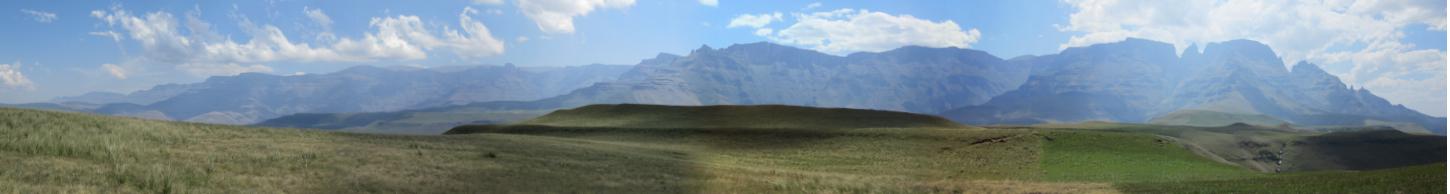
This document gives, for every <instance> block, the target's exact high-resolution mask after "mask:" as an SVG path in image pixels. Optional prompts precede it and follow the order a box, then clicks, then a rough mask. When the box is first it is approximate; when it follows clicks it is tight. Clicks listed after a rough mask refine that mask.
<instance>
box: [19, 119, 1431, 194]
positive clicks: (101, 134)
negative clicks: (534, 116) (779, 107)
mask: <svg viewBox="0 0 1450 194" xmlns="http://www.w3.org/2000/svg"><path fill="white" fill-rule="evenodd" d="M685 108H700V107H685ZM713 108H716V109H731V108H741V109H746V110H755V109H753V108H759V106H735V107H713ZM788 108H793V109H806V108H804V107H788ZM666 110H670V109H666ZM767 110H772V109H767ZM787 110H792V109H787ZM757 111H758V110H757ZM795 111H796V112H789V111H787V113H812V112H826V113H830V112H831V111H839V112H846V113H835V114H844V115H836V116H831V115H824V116H821V117H826V118H837V119H836V120H835V121H841V122H843V123H837V124H834V125H826V126H830V127H803V128H790V127H766V126H802V125H804V124H789V123H784V122H787V121H785V120H777V121H771V120H764V121H763V122H759V123H749V122H751V121H753V119H754V118H751V117H747V116H740V117H737V118H735V119H745V120H735V121H739V122H747V123H746V124H733V125H712V126H707V127H651V126H647V125H624V126H625V127H620V126H570V125H469V126H460V127H457V128H456V129H464V128H471V130H453V131H457V132H468V133H466V134H457V135H441V136H440V135H392V134H367V133H348V132H338V131H322V130H297V129H285V128H263V127H247V126H229V125H211V124H197V123H185V122H170V121H156V120H143V119H134V118H125V117H116V116H101V115H92V114H83V113H69V112H58V111H41V110H30V109H15V108H0V164H6V165H0V193H284V192H286V193H1117V192H1118V190H1120V189H1121V190H1124V191H1138V190H1131V189H1134V188H1146V187H1129V186H1133V185H1141V184H1149V185H1156V184H1160V183H1163V184H1166V183H1172V182H1182V183H1191V182H1205V181H1237V180H1247V179H1260V178H1282V179H1285V180H1305V181H1313V180H1316V179H1308V178H1314V177H1308V176H1293V175H1294V174H1295V173H1284V174H1272V173H1257V172H1254V171H1251V170H1247V169H1244V168H1236V167H1234V166H1232V165H1230V164H1231V163H1226V162H1220V161H1219V160H1223V159H1222V158H1219V159H1214V158H1210V157H1196V155H1197V154H1196V153H1198V152H1207V151H1202V150H1206V149H1204V148H1203V147H1207V146H1197V144H1194V143H1193V142H1190V141H1189V140H1188V139H1183V138H1177V137H1173V136H1169V135H1161V134H1168V133H1170V132H1169V131H1173V130H1172V129H1176V128H1162V127H1152V126H1155V125H1115V124H1111V123H1102V124H1098V125H1093V126H1092V127H1098V128H1093V129H1091V130H1083V129H1086V128H1045V127H1018V128H1010V129H992V128H980V127H972V126H962V125H950V123H947V124H946V125H950V126H952V127H919V126H940V125H944V124H942V123H934V122H935V121H934V120H933V119H924V120H923V121H920V122H921V123H914V124H913V123H905V122H906V121H902V120H903V119H899V118H913V117H911V116H909V115H908V116H901V117H884V118H885V119H873V118H874V117H860V115H871V114H876V113H875V112H870V111H866V113H859V112H856V111H860V110H835V109H826V110H795ZM720 112H726V113H732V114H738V113H740V112H749V111H744V110H721V111H720ZM600 113H613V112H611V111H600ZM672 113H677V114H678V113H689V111H684V112H672ZM691 114H695V115H706V116H710V115H720V114H699V113H691ZM762 114H766V113H762ZM903 114H904V113H903ZM587 115H591V114H575V115H574V116H570V117H576V116H587ZM635 115H636V116H637V115H647V114H635ZM686 115H688V114H686ZM724 115H730V114H724ZM741 115H743V114H741ZM555 116H556V117H555V119H563V120H564V121H578V120H588V119H590V118H574V119H566V118H569V117H563V116H561V115H555ZM765 116H770V114H766V115H765ZM818 116H820V115H818ZM646 118H649V117H646ZM673 118H680V117H678V116H676V117H673ZM840 118H850V119H856V120H849V119H840ZM593 119H598V118H593ZM695 120H696V121H691V122H698V121H701V120H709V119H704V118H697V119H695ZM687 121H689V120H687ZM805 121H808V122H832V120H831V119H818V120H805ZM847 121H849V122H847ZM772 122H774V123H772ZM881 123H888V124H889V125H886V124H881ZM665 124H669V125H676V126H678V125H680V124H677V123H674V124H672V123H668V122H665ZM805 126H813V125H805ZM859 126H872V127H859ZM880 126H892V127H880ZM896 126H909V127H896ZM1205 130H1208V129H1205ZM1155 131H1156V132H1155ZM1180 131H1181V130H1180ZM1160 133H1161V134H1160ZM1185 133H1186V132H1185ZM1251 133H1255V131H1248V132H1243V133H1242V134H1251ZM1180 134H1183V133H1180ZM1185 137H1186V136H1185ZM1266 137H1267V138H1270V139H1274V138H1287V139H1292V138H1294V137H1297V136H1292V135H1289V136H1273V135H1272V134H1270V135H1269V136H1266ZM1428 168H1429V169H1434V168H1436V167H1434V166H1432V167H1428ZM1438 169H1439V170H1436V171H1430V170H1421V171H1416V172H1407V173H1410V174H1411V175H1409V176H1431V175H1433V174H1439V173H1440V172H1443V171H1444V166H1443V165H1441V166H1438ZM1344 173H1345V174H1340V175H1346V176H1353V175H1358V174H1360V173H1361V172H1344ZM1442 179H1443V178H1442ZM1414 184H1419V183H1414ZM1189 186H1192V185H1189ZM1189 186H1185V187H1183V188H1195V187H1189ZM1226 187H1234V188H1237V189H1240V190H1243V189H1250V191H1253V190H1252V189H1254V188H1256V187H1255V185H1245V184H1237V185H1236V184H1228V185H1227V186H1226ZM1425 187H1430V186H1425ZM1173 188H1179V187H1173ZM1234 188H1229V189H1234ZM1150 189H1151V188H1150ZM1304 191H1313V190H1304ZM1292 192H1301V191H1300V190H1290V191H1288V192H1287V193H1292Z"/></svg>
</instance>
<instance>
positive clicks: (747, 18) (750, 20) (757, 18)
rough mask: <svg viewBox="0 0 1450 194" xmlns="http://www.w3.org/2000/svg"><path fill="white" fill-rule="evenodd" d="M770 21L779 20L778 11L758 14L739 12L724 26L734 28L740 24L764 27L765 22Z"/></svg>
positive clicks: (740, 25) (768, 22)
mask: <svg viewBox="0 0 1450 194" xmlns="http://www.w3.org/2000/svg"><path fill="white" fill-rule="evenodd" d="M770 21H781V14H780V12H775V14H760V15H750V14H741V15H740V16H738V17H735V19H730V25H726V26H725V28H735V27H742V26H750V27H752V28H760V27H765V25H767V24H770Z"/></svg>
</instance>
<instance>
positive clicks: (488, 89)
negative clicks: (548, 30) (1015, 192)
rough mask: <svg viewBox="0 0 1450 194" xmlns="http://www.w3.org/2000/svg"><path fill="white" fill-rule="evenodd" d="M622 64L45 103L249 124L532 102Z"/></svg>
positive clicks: (187, 88) (172, 88)
mask: <svg viewBox="0 0 1450 194" xmlns="http://www.w3.org/2000/svg"><path fill="white" fill-rule="evenodd" d="M625 70H629V66H623V65H597V64H596V65H586V66H571V67H551V68H541V67H530V68H520V67H515V66H513V64H507V65H504V66H488V65H484V66H455V67H439V68H435V69H423V68H415V67H405V66H396V67H386V68H379V67H373V66H355V67H352V68H348V69H344V70H342V71H338V72H335V73H329V74H307V75H292V76H278V75H270V74H261V73H243V74H240V75H236V76H213V77H211V78H208V79H207V80H206V81H204V82H201V83H194V84H184V85H183V84H168V85H160V86H156V87H154V88H152V89H151V90H143V91H138V92H134V93H132V94H130V95H119V94H114V93H111V94H107V93H89V94H86V95H82V96H78V97H62V98H56V99H55V100H52V101H69V100H78V101H82V102H87V101H88V102H91V103H109V104H105V105H101V106H99V107H94V108H90V109H82V110H85V111H84V112H91V113H97V114H109V115H121V116H132V117H141V118H151V119H163V120H184V121H192V122H205V123H221V124H252V123H256V122H260V121H262V120H266V119H271V118H276V117H279V116H284V115H290V114H294V113H344V112H386V111H398V110H404V109H415V108H428V107H438V106H450V105H461V104H467V103H473V102H486V101H502V100H536V99H541V98H546V97H550V96H556V95H559V94H562V93H565V92H568V91H571V90H574V89H577V88H580V87H585V86H589V85H590V84H593V83H595V82H601V81H610V80H614V79H615V78H617V76H618V75H620V74H621V73H622V72H624V71H625ZM158 98H164V100H156V99H158ZM153 101H154V102H153ZM72 111H74V110H72Z"/></svg>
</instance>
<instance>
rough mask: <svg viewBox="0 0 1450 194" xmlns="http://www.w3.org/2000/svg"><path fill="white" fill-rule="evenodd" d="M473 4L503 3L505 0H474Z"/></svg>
mask: <svg viewBox="0 0 1450 194" xmlns="http://www.w3.org/2000/svg"><path fill="white" fill-rule="evenodd" d="M473 4H489V5H498V4H503V0H473Z"/></svg>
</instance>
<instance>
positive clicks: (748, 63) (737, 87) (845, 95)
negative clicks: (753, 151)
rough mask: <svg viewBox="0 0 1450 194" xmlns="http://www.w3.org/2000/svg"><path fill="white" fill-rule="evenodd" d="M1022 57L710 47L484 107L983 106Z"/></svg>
mask: <svg viewBox="0 0 1450 194" xmlns="http://www.w3.org/2000/svg"><path fill="white" fill-rule="evenodd" d="M1023 63H1025V62H1024V61H1006V60H1002V59H1000V58H997V57H995V56H992V55H990V54H987V53H986V52H982V51H977V50H970V49H960V48H954V47H949V48H927V47H918V46H908V47H902V48H898V49H895V50H891V51H886V52H880V53H871V52H860V53H853V54H850V55H847V56H835V55H829V54H825V53H820V52H817V51H813V50H805V49H799V48H795V47H790V46H783V45H778V44H772V43H766V42H760V43H751V44H737V45H732V46H730V47H727V48H724V49H712V48H710V47H708V46H704V47H702V48H700V49H698V50H695V51H693V53H691V54H690V55H688V56H676V55H671V54H661V55H660V56H659V57H656V58H654V59H647V60H644V61H642V62H641V63H640V65H636V66H635V69H633V70H630V71H628V72H627V73H626V74H625V75H621V76H620V77H621V78H620V80H619V81H616V82H604V83H597V84H595V85H593V86H590V87H587V88H582V89H579V90H575V91H574V92H571V93H569V94H566V95H562V96H558V97H553V98H548V99H543V100H540V101H532V102H491V103H481V104H479V105H476V106H487V107H494V108H496V109H557V108H573V107H579V106H584V105H588V104H618V103H636V104H662V105H755V104H782V105H797V106H815V107H841V108H859V109H877V110H893V111H906V112H915V113H932V112H939V111H944V110H948V109H951V108H955V107H961V106H967V105H974V104H980V103H982V102H985V101H986V100H987V99H990V98H991V97H992V96H996V95H998V94H1001V93H1002V92H1005V91H1007V90H1009V89H1011V88H1013V87H1015V86H1016V85H1020V84H1021V82H1023V81H1025V80H1026V79H1025V78H1026V75H1027V74H1028V73H1029V71H1030V70H1031V67H1032V66H1028V65H1023Z"/></svg>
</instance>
